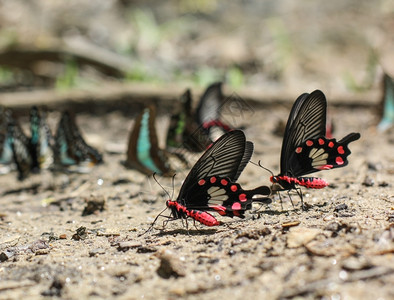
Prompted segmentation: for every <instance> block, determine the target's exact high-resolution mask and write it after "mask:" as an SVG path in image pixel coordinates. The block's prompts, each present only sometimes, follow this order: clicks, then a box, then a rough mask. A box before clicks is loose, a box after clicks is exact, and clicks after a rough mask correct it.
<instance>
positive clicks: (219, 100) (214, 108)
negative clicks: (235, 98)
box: [195, 82, 231, 142]
mask: <svg viewBox="0 0 394 300" xmlns="http://www.w3.org/2000/svg"><path fill="white" fill-rule="evenodd" d="M223 98H224V97H223V92H222V83H221V82H215V83H213V84H211V85H210V86H208V88H207V89H206V90H205V92H204V94H203V95H202V96H201V99H200V101H199V103H198V106H197V109H196V116H195V117H196V122H197V124H198V125H199V127H200V128H202V129H203V130H204V132H205V134H206V135H207V136H208V138H209V140H210V141H211V142H214V141H216V140H217V139H218V138H219V137H220V136H222V135H223V134H224V133H226V132H228V131H230V130H231V127H230V126H228V125H226V124H224V123H223V122H222V121H221V120H220V118H221V108H222V105H223Z"/></svg>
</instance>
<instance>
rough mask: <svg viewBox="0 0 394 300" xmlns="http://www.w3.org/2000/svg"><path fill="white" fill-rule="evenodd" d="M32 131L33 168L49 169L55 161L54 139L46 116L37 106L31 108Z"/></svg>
mask: <svg viewBox="0 0 394 300" xmlns="http://www.w3.org/2000/svg"><path fill="white" fill-rule="evenodd" d="M30 131H31V138H30V144H31V150H32V159H33V168H37V169H47V168H48V167H49V166H51V165H52V163H53V147H54V139H53V136H52V133H51V130H50V128H49V126H48V123H47V122H46V119H45V116H42V114H41V113H40V111H39V110H38V108H37V107H36V106H33V107H32V108H31V110H30Z"/></svg>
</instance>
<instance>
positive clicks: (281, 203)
mask: <svg viewBox="0 0 394 300" xmlns="http://www.w3.org/2000/svg"><path fill="white" fill-rule="evenodd" d="M278 196H279V201H280V208H281V210H282V211H283V201H282V196H281V195H280V192H278Z"/></svg>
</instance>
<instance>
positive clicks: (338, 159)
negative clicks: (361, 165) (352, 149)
mask: <svg viewBox="0 0 394 300" xmlns="http://www.w3.org/2000/svg"><path fill="white" fill-rule="evenodd" d="M335 162H336V163H337V164H338V165H343V163H344V161H343V159H342V157H340V156H337V157H336V158H335Z"/></svg>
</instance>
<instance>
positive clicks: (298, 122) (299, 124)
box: [280, 90, 327, 175]
mask: <svg viewBox="0 0 394 300" xmlns="http://www.w3.org/2000/svg"><path fill="white" fill-rule="evenodd" d="M326 111H327V102H326V97H325V96H324V94H323V92H322V91H320V90H315V91H313V92H312V93H311V94H307V93H305V94H302V95H301V96H299V97H298V98H297V100H296V101H295V103H294V105H293V108H292V110H291V112H290V115H289V119H288V121H287V125H286V129H285V135H284V137H283V144H282V151H281V158H280V172H281V174H291V175H294V174H292V163H295V161H294V160H291V159H290V156H291V153H292V152H293V151H294V150H295V149H296V147H297V146H299V145H300V144H301V143H302V142H304V141H305V140H307V139H313V138H318V137H320V136H325V133H326Z"/></svg>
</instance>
